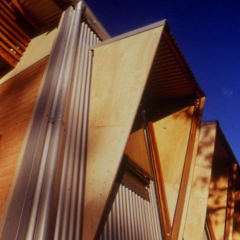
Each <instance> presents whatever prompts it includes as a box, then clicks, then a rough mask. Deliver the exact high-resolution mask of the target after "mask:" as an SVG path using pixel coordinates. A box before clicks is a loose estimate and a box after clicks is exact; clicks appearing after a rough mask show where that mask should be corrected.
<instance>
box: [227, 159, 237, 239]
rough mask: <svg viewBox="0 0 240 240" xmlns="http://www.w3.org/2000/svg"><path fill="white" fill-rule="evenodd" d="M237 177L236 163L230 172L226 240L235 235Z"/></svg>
mask: <svg viewBox="0 0 240 240" xmlns="http://www.w3.org/2000/svg"><path fill="white" fill-rule="evenodd" d="M236 177H237V163H234V164H233V165H232V166H231V168H230V170H229V178H228V194H227V209H226V223H225V233H224V240H232V235H233V215H234V206H235V181H236Z"/></svg>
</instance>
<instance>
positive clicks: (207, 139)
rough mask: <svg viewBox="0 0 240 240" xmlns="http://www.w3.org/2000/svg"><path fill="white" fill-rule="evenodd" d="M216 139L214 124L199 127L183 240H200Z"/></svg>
mask: <svg viewBox="0 0 240 240" xmlns="http://www.w3.org/2000/svg"><path fill="white" fill-rule="evenodd" d="M215 139H216V124H212V125H204V126H202V127H201V133H200V141H199V147H198V153H197V159H196V164H195V169H194V175H193V183H192V188H191V195H190V201H189V205H188V213H187V218H186V224H185V230H184V239H185V240H192V239H195V240H202V239H203V233H204V226H205V219H206V210H207V202H208V194H209V184H210V178H211V172H212V161H213V153H214V146H215Z"/></svg>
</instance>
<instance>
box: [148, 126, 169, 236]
mask: <svg viewBox="0 0 240 240" xmlns="http://www.w3.org/2000/svg"><path fill="white" fill-rule="evenodd" d="M148 130H149V136H150V141H151V147H152V153H153V165H154V166H153V167H154V169H155V174H156V180H157V190H158V193H159V198H160V199H159V205H160V206H159V208H160V218H161V224H162V232H163V239H164V240H170V239H172V237H171V220H170V214H169V209H168V202H167V196H166V191H165V186H164V180H163V175H162V168H161V162H160V158H159V153H158V148H157V141H156V137H155V133H154V128H153V123H152V122H149V123H148Z"/></svg>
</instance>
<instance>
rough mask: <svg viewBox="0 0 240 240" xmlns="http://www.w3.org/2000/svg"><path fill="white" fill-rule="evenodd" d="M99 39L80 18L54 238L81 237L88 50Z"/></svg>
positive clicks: (87, 97) (56, 239)
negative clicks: (77, 52) (78, 42)
mask: <svg viewBox="0 0 240 240" xmlns="http://www.w3.org/2000/svg"><path fill="white" fill-rule="evenodd" d="M98 41H99V39H98V37H97V36H96V34H95V33H93V32H92V30H91V29H90V28H89V27H88V26H87V24H86V23H84V22H83V23H82V25H81V33H80V45H81V46H80V49H79V51H80V54H79V56H80V58H77V59H76V60H75V61H76V69H75V71H74V72H75V75H74V76H73V83H72V88H71V93H70V96H71V99H70V100H69V101H70V102H69V105H68V108H69V112H68V114H67V117H68V119H67V122H68V124H67V129H66V132H67V135H66V141H65V146H64V157H63V167H62V173H61V185H60V194H59V201H58V210H57V219H56V225H55V233H54V239H55V240H59V239H64V240H65V239H71V240H72V239H80V236H81V226H82V209H83V194H84V193H83V191H84V178H85V155H86V140H87V139H86V138H87V116H88V101H89V89H90V79H91V64H92V54H91V52H90V51H89V46H91V45H93V44H96V43H97V42H98Z"/></svg>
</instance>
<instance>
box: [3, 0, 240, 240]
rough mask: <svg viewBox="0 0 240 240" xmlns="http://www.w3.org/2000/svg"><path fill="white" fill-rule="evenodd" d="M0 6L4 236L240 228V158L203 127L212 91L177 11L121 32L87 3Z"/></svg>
mask: <svg viewBox="0 0 240 240" xmlns="http://www.w3.org/2000/svg"><path fill="white" fill-rule="evenodd" d="M0 7H1V9H2V10H1V11H0V16H1V20H2V21H1V23H0V31H1V35H0V39H1V40H0V46H1V48H0V59H1V60H0V67H1V70H0V74H1V76H2V77H1V79H0V84H1V85H0V96H1V99H0V101H1V106H0V111H1V112H0V114H1V119H0V136H1V139H0V168H1V175H0V187H1V189H0V199H1V212H2V219H1V239H56V240H57V239H131V238H132V239H172V240H175V239H183V238H184V239H185V240H186V239H189V240H190V239H201V240H202V239H203V237H208V238H209V239H219V240H220V239H234V238H232V236H233V237H235V236H237V235H238V234H239V231H238V222H237V218H238V214H237V213H238V211H239V210H238V209H237V207H238V204H237V202H236V199H238V198H237V196H238V192H237V191H236V190H237V187H236V186H237V182H238V180H237V179H238V177H237V176H238V165H237V161H236V159H235V157H234V155H233V153H232V152H231V150H230V147H229V146H228V144H227V141H226V139H225V138H224V137H223V134H222V133H220V132H221V131H220V130H219V127H218V124H217V123H215V122H214V123H208V124H205V125H203V126H202V125H201V124H202V112H203V108H204V100H205V94H204V92H203V91H202V90H201V88H200V86H199V85H198V83H197V81H196V79H195V77H194V75H193V73H192V71H191V69H190V68H189V66H188V64H187V62H186V60H185V58H184V56H183V54H182V53H181V50H180V49H179V47H178V45H177V43H176V41H175V39H174V37H173V35H172V33H171V30H170V27H169V26H168V24H167V22H166V20H163V21H160V22H157V23H154V24H152V25H149V26H146V27H143V28H140V29H137V30H134V31H132V32H129V33H126V34H123V35H121V36H118V37H115V38H110V36H109V35H108V33H107V32H106V30H105V29H104V28H103V26H102V25H101V24H100V23H99V21H98V20H97V18H96V17H95V16H94V14H93V13H92V12H91V10H90V9H89V7H88V6H87V4H86V3H84V2H82V1H80V2H79V3H78V1H77V0H75V1H71V2H70V1H67V0H66V1H58V0H55V1H50V0H41V1H39V0H34V1H33V0H32V1H29V0H13V1H12V3H11V4H10V5H9V4H7V3H6V1H5V0H1V1H0ZM46 12H47V13H48V14H46ZM201 126H202V127H201ZM212 129H213V130H212ZM208 134H209V136H211V138H210V137H209V136H208ZM219 134H220V135H219ZM221 134H222V135H221ZM218 139H220V140H218ZM209 141H210V143H209V145H208V142H209ZM215 141H216V144H215V145H214V143H215ZM220 142H221V143H220ZM206 143H207V144H206ZM219 144H220V145H219ZM221 144H222V145H221ZM223 149H225V150H223ZM221 151H223V152H221ZM224 154H225V155H224ZM219 156H224V157H223V159H220V158H221V157H219ZM205 161H207V162H208V164H207V165H206V164H205ZM220 162H221V164H219V163H220ZM222 162H224V164H226V165H227V166H228V170H227V173H223V175H224V174H225V175H224V176H227V177H225V178H224V179H225V180H224V184H225V185H224V186H225V187H226V189H225V190H224V191H225V192H224V196H225V198H223V202H224V201H225V202H224V204H225V205H224V204H223V206H222V205H221V207H222V212H224V211H225V215H224V214H222V215H221V221H222V222H221V224H216V221H218V216H219V214H218V210H219V209H218V204H217V203H216V202H214V201H213V200H212V199H213V198H219V197H218V194H219V192H218V191H217V190H216V188H214V187H212V186H215V185H217V186H218V179H220V178H216V176H215V175H216V172H218V170H217V169H218V168H219V166H223V165H222ZM224 166H225V165H224ZM231 166H232V167H231ZM205 168H206V169H205ZM220 168H221V167H220ZM222 168H223V167H222ZM224 170H226V169H225V168H223V172H224ZM211 174H212V178H211ZM214 174H215V175H214ZM226 174H228V175H226ZM214 181H215V182H214ZM221 184H222V181H220V182H219V188H220V187H221ZM227 189H228V190H227ZM235 203H236V204H235ZM229 204H230V205H229ZM234 206H236V209H235V210H234ZM234 214H235V215H234ZM216 219H217V220H216ZM235 219H236V220H235ZM214 237H215V238H214Z"/></svg>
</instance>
